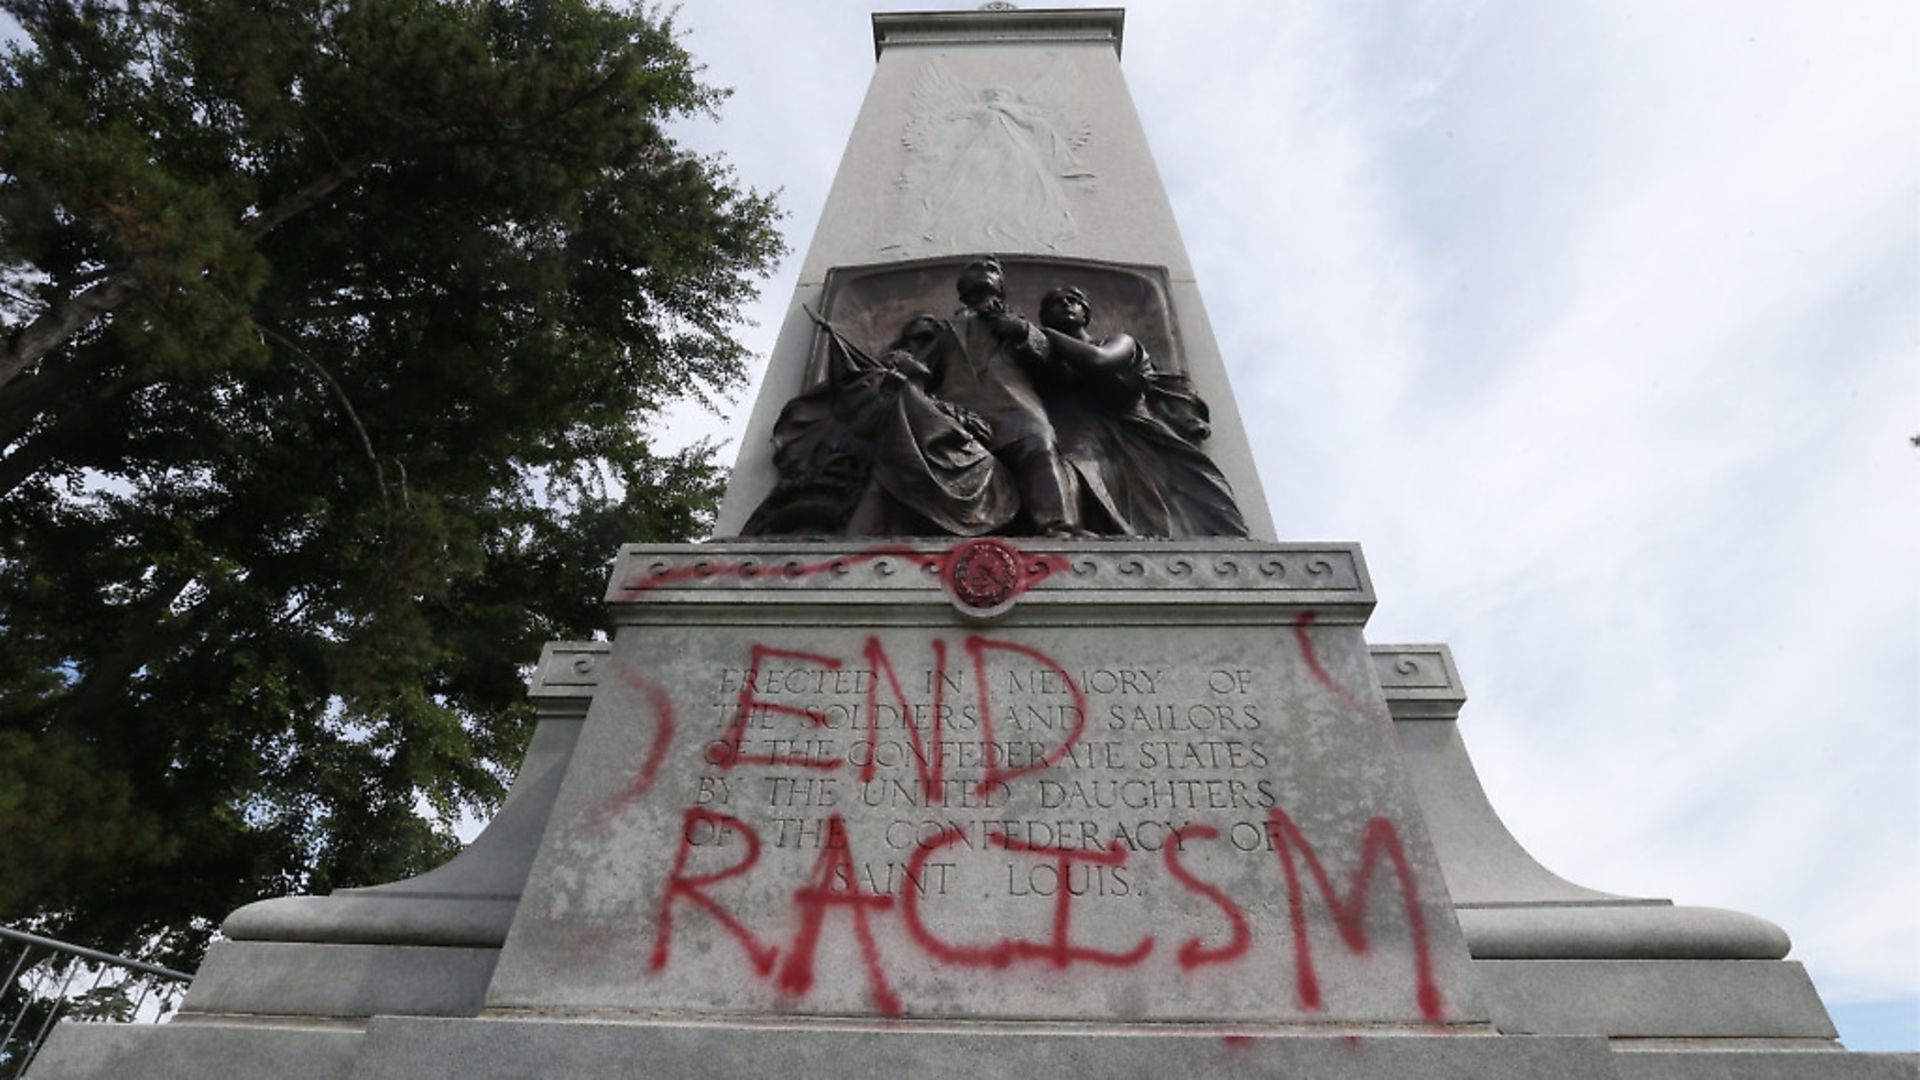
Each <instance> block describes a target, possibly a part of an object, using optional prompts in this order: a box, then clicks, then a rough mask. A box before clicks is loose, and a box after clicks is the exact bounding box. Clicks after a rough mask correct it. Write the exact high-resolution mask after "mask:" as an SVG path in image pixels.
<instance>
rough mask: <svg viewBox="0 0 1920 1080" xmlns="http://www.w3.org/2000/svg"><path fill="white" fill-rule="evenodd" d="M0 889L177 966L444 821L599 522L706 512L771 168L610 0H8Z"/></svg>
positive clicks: (565, 627)
mask: <svg viewBox="0 0 1920 1080" xmlns="http://www.w3.org/2000/svg"><path fill="white" fill-rule="evenodd" d="M0 10H4V11H5V12H6V13H7V14H8V15H10V16H11V17H12V18H13V19H14V20H15V21H16V22H17V23H18V25H19V26H20V27H21V28H23V30H24V40H23V41H21V42H18V43H16V44H14V45H12V46H10V47H9V48H8V50H7V52H6V54H5V56H4V57H0V313H3V314H4V316H5V325H4V330H0V344H4V350H3V351H0V449H4V457H0V920H5V921H8V922H13V923H20V922H29V923H31V924H32V925H33V926H35V927H37V928H40V929H42V930H43V931H47V932H52V933H54V934H57V935H59V936H63V937H66V938H69V939H72V940H76V941H79V942H82V943H86V944H90V945H93V946H96V947H103V948H108V949H113V950H115V951H132V952H136V953H139V954H141V955H143V956H146V957H149V958H152V959H156V960H159V961H161V962H164V963H169V964H172V965H174V966H191V965H192V964H193V963H195V962H196V961H197V957H198V952H199V950H200V949H201V948H203V947H204V942H205V939H206V937H207V935H208V934H209V933H210V931H211V929H212V928H213V926H214V925H215V924H216V923H217V920H218V919H219V918H220V917H221V916H222V915H224V914H225V913H226V912H227V911H229V910H231V909H233V908H234V907H237V906H239V905H240V904H243V903H246V902H248V901H251V900H254V899H256V898H259V897H262V896H268V895H276V894H281V893H285V892H289V891H310V892H311V891H325V890H328V889H332V888H337V887H340V886H345V885H353V884H365V883H371V882H376V881H383V880H392V879H394V878H398V877H402V876H405V875H407V874H410V873H416V872H419V871H421V870H423V869H426V868H428V867H430V866H431V865H434V864H435V863H437V862H439V861H441V860H443V859H444V858H445V857H446V856H447V855H448V854H449V853H450V852H451V851H452V849H453V848H454V846H455V843H456V842H455V840H454V838H453V837H452V834H451V827H450V826H451V823H452V822H453V821H454V820H455V819H456V816H457V815H458V814H459V813H460V812H461V811H462V810H477V809H484V808H487V807H490V806H491V805H493V804H494V803H496V802H497V800H498V799H499V797H500V794H501V791H502V782H501V781H502V776H503V775H504V774H505V772H506V771H507V770H509V769H511V768H512V766H513V765H514V764H515V763H517V761H518V756H519V753H520V750H521V748H522V746H523V744H524V741H525V737H526V735H527V725H528V722H529V719H530V715H531V714H530V711H529V709H528V708H527V707H526V705H525V702H524V700H523V693H524V688H523V684H522V682H521V679H520V673H521V671H522V670H523V667H524V665H525V664H526V663H527V662H529V661H530V660H531V659H532V658H533V657H534V656H535V655H536V654H537V652H538V649H539V645H540V643H541V642H542V641H544V640H547V639H549V638H566V637H580V636H585V635H586V634H587V633H589V632H590V631H591V630H592V629H593V628H594V627H596V626H598V625H599V624H600V621H601V609H600V606H599V603H598V600H599V596H600V594H601V592H602V590H603V588H604V582H605V573H606V569H607V566H608V564H609V561H610V559H611V556H612V553H613V552H614V550H615V548H616V547H617V545H618V544H619V543H621V542H623V541H632V540H670V539H683V538H688V537H691V536H693V535H696V534H698V533H700V532H701V531H702V530H703V529H705V528H706V527H708V525H709V523H710V520H711V510H712V505H713V500H714V497H715V490H716V471H715V469H714V467H713V465H712V462H711V460H710V459H711V451H710V450H708V449H706V448H698V449H696V450H695V451H693V452H689V453H683V454H663V453H656V452H655V451H654V450H653V449H651V448H650V446H649V444H648V440H647V438H646V436H645V434H644V431H645V429H646V424H647V423H648V421H649V420H651V419H653V418H654V417H655V416H656V414H657V412H658V410H659V409H660V408H661V407H662V406H663V405H664V404H666V403H668V402H670V401H673V400H678V399H684V398H685V397H687V396H688V395H696V396H702V395H706V394H710V393H714V392H716V391H717V390H719V389H721V388H726V387H729V386H732V385H735V384H737V382H738V381H739V379H740V378H741V374H742V360H743V354H742V349H741V347H740V345H739V344H738V343H737V342H736V341H735V339H734V337H733V333H734V329H735V327H736V326H737V320H738V310H739V305H740V304H741V303H742V302H743V301H744V300H745V299H747V298H749V297H751V295H752V294H753V289H754V283H755V281H756V280H757V279H758V278H759V277H760V276H761V275H763V274H764V273H765V272H766V270H767V269H768V268H769V266H770V264H771V262H772V261H773V259H774V258H776V257H777V255H778V254H779V250H780V241H779V239H778V235H777V233H776V232H775V230H774V227H773V222H774V220H775V216H776V215H775V211H774V209H773V206H772V203H771V201H770V200H769V199H768V198H767V197H765V196H762V195H760V194H756V193H754V192H752V191H748V190H744V189H742V188H740V187H739V186H738V185H737V184H736V183H735V181H734V180H733V179H732V177H731V175H730V173H729V172H728V170H727V169H726V168H725V166H724V165H723V164H722V163H720V162H718V161H715V160H712V159H710V158H703V157H699V156H696V155H693V154H690V153H689V152H687V151H686V150H684V149H682V148H681V147H679V146H677V145H676V144H675V142H674V141H673V139H672V138H671V136H670V134H669V132H668V130H667V127H666V125H668V124H670V123H671V122H673V121H674V120H675V119H676V118H678V117H683V116H689V115H696V116H697V115H699V114H711V113H712V111H713V109H714V107H715V106H716V104H717V103H718V102H719V100H720V99H721V98H722V96H723V92H721V91H718V90H715V89H713V88H711V87H708V86H706V85H704V84H703V83H702V82H701V81H700V80H699V69H698V67H697V65H696V64H695V63H694V62H693V61H692V59H691V58H690V57H689V56H688V55H687V53H686V52H685V50H684V49H683V48H682V47H681V46H680V44H679V43H678V41H677V40H676V37H675V33H674V30H673V28H672V26H671V24H670V21H669V19H667V18H666V17H665V16H663V15H661V14H659V13H657V12H649V11H635V10H627V9H624V8H617V7H613V6H610V5H608V4H606V3H603V2H599V0H527V2H507V0H251V2H235V0H168V2H160V3H154V2H152V0H141V2H137V3H136V2H134V0H129V2H128V5H127V7H125V8H124V9H119V8H110V7H108V6H106V5H103V4H99V3H92V2H86V3H71V2H65V0H0Z"/></svg>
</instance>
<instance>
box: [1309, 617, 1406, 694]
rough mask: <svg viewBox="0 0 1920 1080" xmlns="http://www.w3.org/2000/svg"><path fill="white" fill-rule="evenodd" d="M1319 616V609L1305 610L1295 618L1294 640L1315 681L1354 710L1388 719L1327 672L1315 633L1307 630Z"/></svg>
mask: <svg viewBox="0 0 1920 1080" xmlns="http://www.w3.org/2000/svg"><path fill="white" fill-rule="evenodd" d="M1319 618H1320V613H1319V612H1317V611H1303V612H1301V613H1300V617H1299V618H1297V619H1295V620H1293V640H1294V643H1295V644H1296V645H1298V646H1299V647H1300V658H1301V659H1302V660H1305V661H1306V662H1307V672H1308V674H1310V675H1312V676H1313V681H1314V682H1317V683H1319V684H1320V685H1321V686H1324V687H1326V688H1327V690H1328V691H1329V692H1331V693H1332V694H1333V696H1334V697H1337V698H1339V699H1340V700H1341V701H1344V702H1346V703H1347V704H1348V705H1350V706H1352V707H1353V709H1354V711H1356V712H1360V713H1363V714H1365V715H1367V716H1371V717H1373V718H1374V719H1376V720H1385V719H1388V717H1387V715H1386V714H1385V713H1382V712H1381V711H1380V710H1379V709H1377V708H1375V707H1374V706H1372V705H1369V704H1368V703H1366V702H1365V701H1362V700H1360V698H1359V697H1358V696H1357V695H1356V694H1354V692H1353V691H1351V690H1349V689H1347V688H1346V687H1344V686H1342V685H1340V680H1338V679H1336V678H1334V677H1333V676H1332V675H1330V674H1328V673H1327V668H1326V665H1324V664H1322V663H1321V662H1320V654H1319V653H1318V652H1316V651H1314V648H1313V635H1311V634H1309V633H1308V632H1307V628H1308V627H1310V626H1312V625H1313V624H1314V622H1315V621H1316V620H1318V619H1319Z"/></svg>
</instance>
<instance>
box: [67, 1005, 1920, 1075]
mask: <svg viewBox="0 0 1920 1080" xmlns="http://www.w3.org/2000/svg"><path fill="white" fill-rule="evenodd" d="M1828 1045H1829V1049H1827V1050H1811V1049H1808V1050H1797V1051H1796V1050H1782V1049H1777V1048H1772V1047H1767V1046H1762V1045H1743V1046H1741V1047H1739V1048H1737V1049H1701V1048H1698V1047H1688V1046H1678V1045H1673V1044H1665V1043H1663V1044H1657V1045H1654V1046H1652V1047H1650V1048H1647V1049H1635V1048H1633V1046H1632V1044H1630V1043H1622V1042H1619V1041H1614V1042H1609V1040H1607V1039H1604V1038H1600V1037H1597V1036H1565V1035H1541V1036H1525V1035H1522V1036H1513V1035H1495V1034H1492V1033H1485V1034H1446V1035H1431V1036H1429V1035H1423V1034H1421V1033H1419V1032H1417V1031H1393V1032H1379V1031H1374V1030H1360V1029H1356V1030H1353V1031H1348V1032H1338V1031H1329V1032H1315V1033H1311V1034H1307V1033H1301V1032H1273V1031H1258V1030H1253V1029H1237V1028H1217V1027H1216V1028H1211V1029H1201V1028H1191V1029H1185V1028H1176V1029H1173V1030H1166V1031H1144V1032H1143V1031H1141V1030H1140V1029H1138V1028H1131V1029H1127V1030H1125V1031H1122V1030H1119V1029H1112V1028H1109V1029H1094V1028H1073V1027H1054V1026H1050V1027H1037V1028H1032V1029H1030V1028H1029V1026H1027V1025H1018V1024H983V1025H965V1026H949V1027H920V1026H898V1027H892V1028H884V1029H883V1028H875V1027H839V1026H825V1025H820V1024H779V1025H776V1024H759V1025H749V1026H743V1025H734V1024H677V1023H676V1024H668V1023H633V1022H608V1021H605V1020H599V1019H592V1018H575V1017H538V1018H534V1017H482V1018H478V1019H446V1018H429V1017H391V1016H389V1017H375V1018H373V1019H372V1020H370V1021H368V1022H366V1023H365V1025H364V1026H359V1025H349V1024H345V1023H334V1024H325V1023H307V1024H297V1025H296V1024H293V1023H290V1022H288V1021H284V1020H279V1021H275V1020H268V1019H261V1020H255V1021H245V1020H239V1019H237V1018H234V1019H229V1020H228V1021H225V1022H221V1023H210V1022H190V1021H176V1022H174V1023H171V1024H164V1025H158V1026H152V1027H121V1026H112V1027H110V1026H106V1025H91V1024H86V1025H82V1024H70V1025H64V1026H62V1027H61V1028H60V1030H59V1031H58V1033H57V1034H56V1035H55V1036H54V1038H53V1040H52V1041H51V1042H50V1043H49V1044H48V1046H47V1048H46V1050H45V1051H44V1052H43V1053H42V1055H41V1058H40V1060H39V1061H38V1062H36V1063H35V1066H34V1070H33V1076H34V1080H69V1078H75V1080H77V1078H80V1077H99V1076H113V1077H118V1078H122V1080H128V1078H135V1077H141V1078H146V1077H151V1078H155V1080H176V1078H179V1080H185V1078H189V1077H191V1078H193V1080H258V1078H259V1077H262V1076H269V1075H270V1076H273V1077H275V1078H276V1080H524V1078H525V1077H529V1076H543V1077H635V1078H638V1077H702V1076H741V1075H747V1076H755V1075H760V1076H766V1075H786V1076H857V1077H868V1076H911V1077H917V1078H920V1077H924V1078H930V1080H976V1078H978V1077H981V1076H1017V1075H1027V1074H1033V1073H1040V1074H1043V1075H1045V1074H1051V1075H1064V1076H1100V1077H1130V1076H1138V1077H1164V1076H1169V1075H1180V1076H1189V1077H1241V1076H1248V1077H1251V1076H1261V1077H1273V1076H1284V1077H1288V1078H1289V1080H1296V1078H1297V1080H1314V1078H1334V1077H1338V1078H1341V1080H1373V1078H1388V1077H1394V1078H1404V1077H1419V1078H1420V1080H1506V1078H1521V1077H1553V1078H1556V1080H1722V1078H1724V1080H1734V1078H1738V1080H1772V1078H1779V1080H1787V1078H1793V1080H1911V1078H1912V1077H1914V1076H1915V1075H1916V1066H1915V1063H1914V1059H1913V1057H1912V1056H1911V1055H1885V1054H1852V1053H1843V1052H1839V1051H1838V1050H1837V1049H1832V1048H1831V1044H1828Z"/></svg>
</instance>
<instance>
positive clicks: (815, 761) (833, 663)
mask: <svg viewBox="0 0 1920 1080" xmlns="http://www.w3.org/2000/svg"><path fill="white" fill-rule="evenodd" d="M749 657H750V659H749V660H748V663H747V682H746V685H745V686H742V687H741V688H740V697H739V699H738V704H737V705H736V706H735V707H734V710H733V719H732V721H731V722H729V723H728V724H727V731H726V734H724V735H722V736H721V737H720V742H719V743H717V744H716V745H715V746H714V747H713V750H714V754H713V755H712V756H713V759H714V760H713V763H714V764H716V765H718V766H720V767H721V768H723V769H732V768H735V767H738V766H741V765H798V766H800V767H801V768H804V769H837V768H839V767H840V761H839V759H838V758H834V759H831V760H828V759H824V758H814V757H810V756H806V755H800V756H796V755H793V754H749V753H747V752H745V750H744V749H743V747H744V746H745V745H746V739H747V722H748V720H750V719H752V717H753V712H754V710H755V709H763V710H765V711H767V712H770V713H777V714H779V715H781V716H798V717H803V718H805V719H806V720H808V721H809V722H811V723H812V724H814V725H815V726H816V727H824V726H825V725H826V723H827V718H826V715H825V714H823V713H822V712H821V711H820V710H819V709H802V708H799V707H797V706H793V705H784V704H781V703H780V702H777V701H768V700H766V699H765V698H762V697H760V696H759V689H760V665H761V663H762V662H763V661H766V660H769V659H773V660H799V661H801V662H803V663H808V664H813V665H816V666H818V667H823V668H826V669H827V670H828V671H838V670H840V661H839V659H838V658H836V657H832V656H822V655H820V654H819V653H810V652H798V651H795V650H793V649H773V648H768V647H767V646H765V645H759V644H756V645H754V646H753V649H752V652H751V653H750V654H749Z"/></svg>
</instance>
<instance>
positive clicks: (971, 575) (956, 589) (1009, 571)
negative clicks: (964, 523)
mask: <svg viewBox="0 0 1920 1080" xmlns="http://www.w3.org/2000/svg"><path fill="white" fill-rule="evenodd" d="M1020 586H1021V575H1020V553H1019V552H1018V551H1017V550H1015V549H1014V547H1013V545H1011V544H1009V543H1007V542H1005V541H1003V540H996V539H994V538H993V537H991V536H984V537H981V538H980V539H978V540H968V541H967V542H965V543H963V544H960V545H958V546H956V547H955V548H954V549H953V554H952V556H951V557H950V558H949V559H948V561H947V589H948V590H949V591H950V592H952V593H953V597H954V599H956V600H958V601H960V603H961V604H963V605H965V606H966V607H970V608H973V609H975V610H976V611H984V610H987V609H989V608H996V607H999V606H1001V605H1002V604H1005V603H1006V602H1007V601H1009V600H1012V599H1013V598H1014V597H1015V596H1016V595H1018V594H1019V592H1020Z"/></svg>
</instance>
